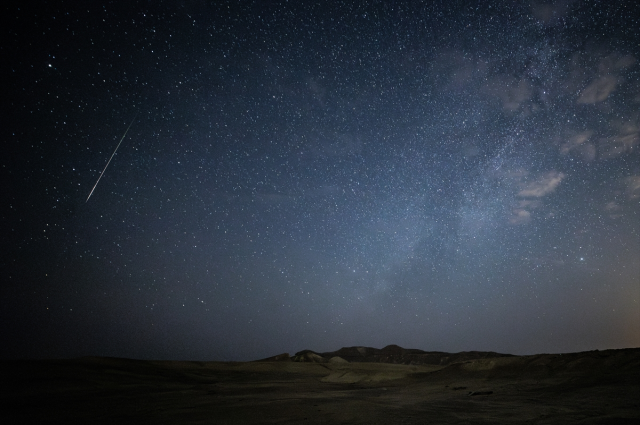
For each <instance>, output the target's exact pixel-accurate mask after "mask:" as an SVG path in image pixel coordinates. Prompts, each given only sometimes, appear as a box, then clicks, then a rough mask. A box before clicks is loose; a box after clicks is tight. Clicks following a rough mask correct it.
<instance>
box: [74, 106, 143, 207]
mask: <svg viewBox="0 0 640 425" xmlns="http://www.w3.org/2000/svg"><path fill="white" fill-rule="evenodd" d="M137 117H138V113H137V112H136V116H135V117H133V119H132V120H131V124H129V127H127V130H126V131H125V132H124V134H123V135H122V138H121V139H120V142H119V143H118V146H116V149H115V150H114V151H113V153H112V154H111V157H110V158H109V161H107V165H105V166H104V169H103V170H102V173H100V177H98V180H97V181H96V184H94V185H93V189H91V193H89V196H87V200H86V201H84V202H85V204H86V203H87V202H89V198H91V195H93V191H94V190H96V186H98V183H100V179H101V178H102V175H103V174H104V172H105V171H107V167H108V166H109V163H110V162H111V160H112V159H113V156H114V155H115V154H116V151H117V150H118V148H119V147H120V144H121V143H122V141H123V140H124V138H125V137H126V136H127V133H128V132H129V129H130V128H131V126H132V125H133V122H134V121H135V120H136V118H137Z"/></svg>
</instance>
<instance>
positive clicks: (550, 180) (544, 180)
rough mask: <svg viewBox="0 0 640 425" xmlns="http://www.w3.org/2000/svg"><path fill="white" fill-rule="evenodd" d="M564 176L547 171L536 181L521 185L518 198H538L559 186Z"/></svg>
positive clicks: (556, 172)
mask: <svg viewBox="0 0 640 425" xmlns="http://www.w3.org/2000/svg"><path fill="white" fill-rule="evenodd" d="M564 177H565V175H564V174H563V173H560V172H558V171H549V172H548V173H546V174H544V175H542V176H540V177H539V178H538V179H536V180H534V181H531V182H527V183H524V184H523V188H522V190H520V192H518V196H519V197H522V198H540V197H542V196H545V195H547V194H549V193H551V192H553V191H554V190H555V189H556V187H558V185H559V184H560V182H561V181H562V179H564Z"/></svg>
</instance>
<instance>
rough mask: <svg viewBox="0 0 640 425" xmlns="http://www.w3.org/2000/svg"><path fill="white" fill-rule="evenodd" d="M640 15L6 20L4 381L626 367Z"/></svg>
mask: <svg viewBox="0 0 640 425" xmlns="http://www.w3.org/2000/svg"><path fill="white" fill-rule="evenodd" d="M28 3H37V4H38V5H37V6H34V5H33V4H32V5H28ZM634 3H635V2H632V1H612V2H609V1H602V2H599V1H586V0H585V1H569V0H567V1H560V2H555V3H540V2H536V1H533V2H528V1H494V2H485V1H477V2H474V1H442V2H439V1H437V2H417V1H407V2H403V1H366V2H365V1H361V2H352V1H344V2H338V1H333V2H309V1H293V0H291V1H226V2H224V1H220V2H207V1H196V0H193V1H189V0H186V1H169V2H155V1H154V2H147V1H133V0H132V1H108V2H104V3H101V2H66V1H50V2H44V1H39V2H19V4H18V5H15V6H3V20H4V21H5V24H4V25H3V29H2V33H3V37H2V40H3V41H2V43H1V50H0V51H1V52H2V59H3V60H2V62H3V65H2V69H3V75H4V78H3V80H4V84H3V90H2V93H3V94H2V133H1V134H2V147H3V149H2V155H0V158H1V161H0V170H1V171H0V172H1V178H2V180H1V183H2V184H1V188H2V200H3V202H2V205H1V210H0V211H1V214H0V218H1V221H0V223H1V227H0V231H1V237H2V256H1V260H0V288H1V289H0V356H1V357H3V358H16V357H76V356H83V355H101V356H118V357H134V358H143V359H184V360H253V359H258V358H263V357H267V356H271V355H275V354H279V353H283V352H289V353H295V352H296V351H299V350H303V349H312V350H314V351H318V352H322V351H332V350H336V349H338V348H340V347H342V346H354V345H362V346H373V347H378V348H381V347H383V346H385V345H388V344H398V345H401V346H403V347H406V348H419V349H423V350H427V351H435V350H439V351H447V352H457V351H465V350H491V351H498V352H505V353H512V354H533V353H542V352H572V351H584V350H593V349H607V348H622V347H638V346H640V153H639V152H640V151H639V149H640V62H639V61H640V43H639V42H638V40H640V20H639V19H638V17H639V16H640V6H638V5H635V4H634ZM129 126H130V128H129ZM128 128H129V129H128ZM127 129H128V132H127ZM125 132H126V135H125ZM123 136H124V138H123ZM121 140H122V143H121V144H120V146H119V148H118V149H117V152H116V154H115V155H114V156H113V158H112V159H111V162H110V163H109V166H108V167H107V168H106V170H105V172H104V174H103V175H102V178H101V179H100V181H99V183H98V184H97V186H95V190H94V191H93V193H92V194H91V197H90V198H89V199H88V201H87V197H88V196H89V194H90V193H91V191H92V188H93V187H94V185H95V184H96V181H97V180H98V178H99V177H100V174H101V172H102V171H103V170H104V167H105V165H107V162H108V161H109V159H110V157H111V155H112V154H113V152H114V149H116V147H117V146H118V143H119V142H120V141H121Z"/></svg>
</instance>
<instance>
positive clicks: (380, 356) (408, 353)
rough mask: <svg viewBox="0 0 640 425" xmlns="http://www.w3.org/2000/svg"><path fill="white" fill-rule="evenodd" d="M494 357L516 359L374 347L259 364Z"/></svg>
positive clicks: (282, 356) (429, 361) (302, 353)
mask: <svg viewBox="0 0 640 425" xmlns="http://www.w3.org/2000/svg"><path fill="white" fill-rule="evenodd" d="M495 357H513V355H511V354H501V353H495V352H493V351H463V352H460V353H444V352H441V351H423V350H418V349H412V348H402V347H400V346H398V345H387V346H386V347H384V348H372V347H343V348H341V349H339V350H337V351H329V352H325V353H317V352H315V351H312V350H303V351H299V352H297V353H296V354H295V355H294V356H289V354H288V353H284V354H279V355H277V356H273V357H269V358H266V359H262V360H260V361H294V362H313V363H326V362H330V361H333V362H335V361H342V360H346V361H348V362H358V363H366V362H368V363H392V364H406V365H442V366H445V365H448V364H452V363H459V362H464V361H468V360H476V359H487V358H495Z"/></svg>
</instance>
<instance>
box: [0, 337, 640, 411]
mask: <svg viewBox="0 0 640 425" xmlns="http://www.w3.org/2000/svg"><path fill="white" fill-rule="evenodd" d="M0 364H1V368H0V371H1V372H0V373H1V380H0V382H1V384H0V385H1V388H2V394H1V396H0V405H1V406H2V408H1V409H0V422H2V423H7V424H8V423H12V424H13V423H32V424H33V423H65V424H73V423H78V424H80V423H82V424H89V423H91V424H96V423H100V424H102V423H105V424H106V423H109V424H112V423H153V424H167V423H176V424H253V423H263V424H272V423H278V424H298V423H300V424H340V423H342V424H360V423H362V424H365V423H366V424H424V423H434V424H454V423H455V424H462V423H478V424H479V423H487V424H489V423H491V424H497V423H498V424H499V423H504V424H507V423H508V424H514V423H534V424H567V423H579V424H637V423H640V349H627V350H607V351H594V352H586V353H575V354H564V355H536V356H523V357H503V358H495V359H481V360H473V361H467V362H462V363H455V364H451V365H448V366H444V367H443V366H424V365H422V366H410V365H395V364H384V363H294V362H290V361H287V362H250V363H221V362H168V361H139V360H128V359H111V358H83V359H76V360H24V361H4V362H2V363H0Z"/></svg>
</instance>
